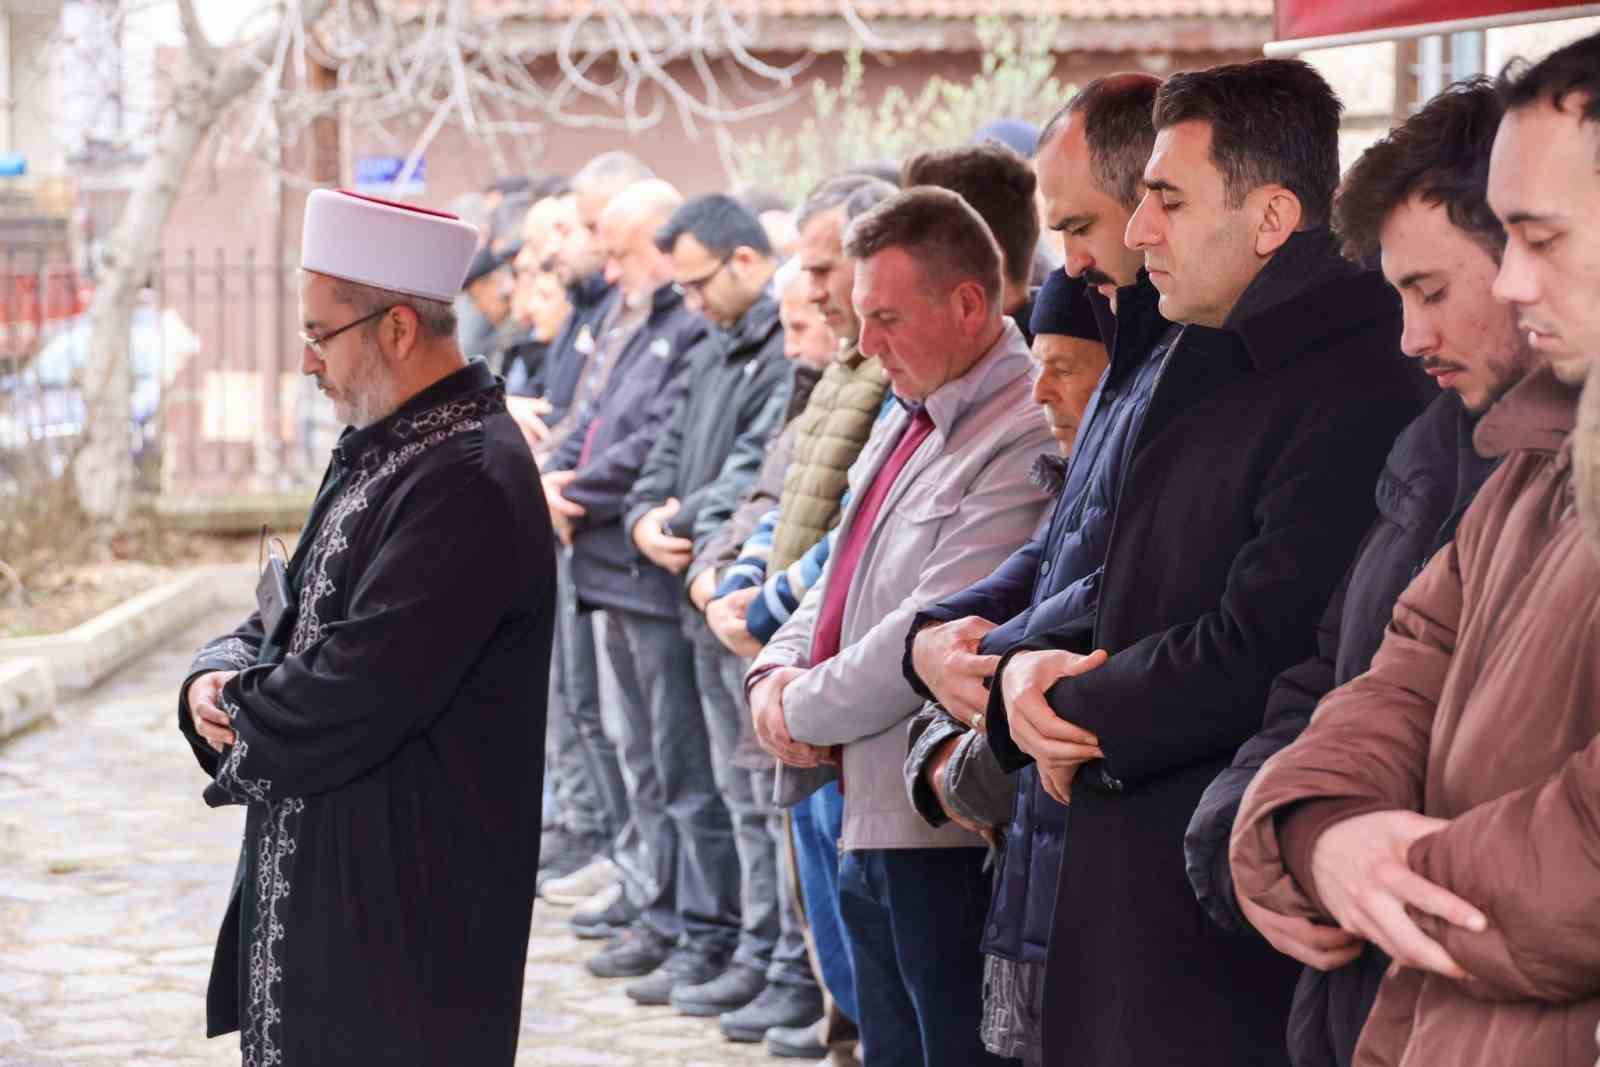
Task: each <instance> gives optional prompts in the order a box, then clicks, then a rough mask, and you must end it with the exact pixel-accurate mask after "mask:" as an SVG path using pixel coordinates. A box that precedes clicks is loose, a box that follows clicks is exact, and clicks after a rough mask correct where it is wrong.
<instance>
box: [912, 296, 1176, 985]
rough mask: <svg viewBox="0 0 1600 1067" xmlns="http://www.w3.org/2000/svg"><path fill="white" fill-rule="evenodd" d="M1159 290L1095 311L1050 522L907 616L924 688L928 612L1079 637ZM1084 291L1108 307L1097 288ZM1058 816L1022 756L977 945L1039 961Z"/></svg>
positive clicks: (1146, 365)
mask: <svg viewBox="0 0 1600 1067" xmlns="http://www.w3.org/2000/svg"><path fill="white" fill-rule="evenodd" d="M1158 297H1159V294H1158V293H1157V292H1156V291H1155V288H1154V287H1153V286H1151V284H1150V282H1149V280H1148V279H1147V278H1145V277H1144V275H1143V274H1142V273H1141V274H1140V277H1139V281H1138V282H1137V284H1135V285H1131V286H1126V287H1124V288H1123V289H1121V290H1120V291H1119V292H1118V293H1117V315H1116V320H1115V323H1114V324H1113V323H1111V322H1109V321H1106V322H1104V323H1103V327H1105V328H1103V330H1102V333H1103V334H1104V336H1106V338H1107V340H1108V343H1107V349H1108V352H1109V354H1110V363H1109V365H1108V366H1107V368H1106V372H1105V375H1104V376H1103V377H1102V378H1101V380H1100V385H1099V387H1098V388H1097V389H1096V390H1095V392H1094V395H1093V396H1091V397H1090V398H1089V403H1088V405H1087V406H1086V407H1085V408H1084V413H1083V419H1082V421H1081V423H1080V427H1081V428H1080V429H1079V431H1078V436H1077V439H1076V440H1075V441H1074V442H1073V445H1072V455H1071V458H1070V459H1069V461H1068V465H1067V472H1066V482H1065V484H1064V485H1063V487H1062V490H1061V492H1060V494H1059V495H1058V496H1057V498H1056V504H1055V507H1054V510H1053V511H1052V513H1051V517H1050V521H1049V523H1048V525H1046V526H1045V527H1044V529H1043V530H1042V531H1041V532H1040V533H1039V534H1038V535H1037V536H1035V537H1034V538H1033V539H1032V540H1030V541H1029V542H1028V543H1027V544H1025V545H1023V546H1022V548H1020V549H1018V550H1017V551H1016V552H1015V553H1013V554H1012V555H1011V556H1010V557H1009V558H1008V559H1007V560H1006V561H1005V562H1004V563H1002V564H1001V565H1000V566H999V567H998V568H997V569H996V570H995V572H994V573H993V574H991V575H990V576H989V577H988V578H985V579H984V580H983V581H981V582H978V583H977V584H976V585H973V586H970V587H969V588H967V589H964V590H962V591H961V592H960V593H957V594H956V595H955V596H953V597H950V598H948V599H946V600H944V601H941V602H940V603H938V604H935V605H933V606H932V607H929V608H927V609H925V610H924V611H922V612H921V613H920V614H919V615H918V617H917V619H916V621H915V622H914V623H913V624H912V627H911V630H910V634H911V636H910V637H908V639H907V652H906V659H905V670H906V678H907V680H908V681H909V682H910V683H911V685H912V687H913V688H914V689H915V690H917V691H918V692H919V693H921V694H922V695H923V696H924V697H927V698H929V699H931V698H932V694H931V693H929V692H928V691H927V689H926V688H925V687H924V686H923V684H922V681H921V679H919V678H918V677H917V676H916V672H915V671H914V670H912V668H911V656H910V644H911V641H912V640H914V638H915V635H916V632H917V630H919V629H921V628H922V626H923V625H924V624H926V623H936V622H946V621H949V620H952V619H961V618H966V617H967V616H971V615H976V616H979V617H980V618H983V619H987V620H988V621H990V622H993V623H996V624H997V626H996V628H995V629H993V630H991V631H990V632H989V633H988V634H987V635H986V636H985V638H984V640H983V643H982V644H981V645H980V646H979V651H980V652H982V653H984V654H985V655H993V654H999V653H1003V652H1005V651H1006V650H1008V649H1010V648H1011V647H1013V646H1015V645H1016V644H1018V643H1019V642H1021V641H1023V640H1026V639H1028V638H1032V637H1037V636H1038V635H1040V634H1043V633H1061V632H1068V631H1078V632H1080V633H1081V634H1082V635H1083V637H1082V640H1083V641H1085V642H1087V641H1088V639H1089V634H1091V633H1092V632H1093V629H1094V617H1095V606H1096V601H1097V598H1098V593H1099V588H1100V571H1101V567H1102V565H1103V564H1104V563H1105V558H1106V544H1107V542H1108V541H1109V540H1110V538H1111V520H1112V517H1113V515H1114V513H1115V509H1116V500H1117V492H1118V489H1119V487H1120V485H1121V482H1122V472H1123V468H1124V466H1125V464H1126V462H1127V457H1128V453H1129V451H1130V450H1131V447H1132V442H1133V439H1134V437H1135V435H1136V433H1137V429H1138V426H1139V422H1140V420H1141V419H1142V418H1143V416H1144V411H1145V408H1146V407H1147V406H1148V404H1149V401H1150V396H1151V394H1152V392H1154V389H1155V383H1156V379H1157V376H1158V374H1159V371H1160V367H1161V363H1162V357H1163V356H1164V355H1165V352H1166V349H1167V346H1168V344H1169V343H1170V342H1171V340H1172V338H1173V337H1175V336H1176V334H1177V328H1176V327H1174V326H1172V325H1171V324H1170V323H1168V322H1167V321H1166V320H1165V319H1163V318H1162V317H1161V315H1160V313H1159V312H1158V311H1157V310H1156V301H1157V299H1158ZM1091 299H1092V300H1094V301H1096V302H1097V305H1098V307H1097V310H1098V311H1100V313H1101V314H1102V315H1109V311H1108V309H1106V307H1105V305H1104V303H1103V301H1101V300H1100V297H1099V296H1098V294H1094V295H1093V296H1092V297H1091ZM1066 823H1067V810H1066V808H1065V807H1063V806H1062V805H1061V804H1059V803H1057V802H1056V801H1055V800H1054V799H1052V798H1051V797H1050V795H1049V794H1047V793H1046V792H1045V791H1044V788H1043V787H1042V786H1041V785H1040V784H1039V776H1038V774H1037V773H1036V772H1035V770H1034V768H1033V767H1032V766H1031V765H1030V766H1027V767H1025V768H1023V769H1022V771H1021V772H1020V773H1019V774H1018V776H1017V791H1016V806H1015V808H1014V810H1013V813H1012V818H1011V825H1010V827H1009V828H1008V829H1007V831H1006V835H1005V851H1004V854H1003V856H1002V858H1001V861H1000V874H999V878H998V879H997V880H996V883H995V889H994V899H993V902H992V904H991V906H990V909H989V920H988V923H987V924H986V925H985V927H984V938H983V950H984V951H985V952H987V953H989V954H991V955H997V956H1003V957H1005V958H1007V959H1011V960H1020V961H1022V962H1026V963H1043V962H1044V958H1045V948H1046V946H1047V945H1048V944H1049V941H1050V924H1051V916H1052V913H1053V912H1054V910H1055V899H1056V873H1057V871H1058V870H1059V868H1060V864H1061V851H1062V843H1063V839H1064V837H1065V834H1066Z"/></svg>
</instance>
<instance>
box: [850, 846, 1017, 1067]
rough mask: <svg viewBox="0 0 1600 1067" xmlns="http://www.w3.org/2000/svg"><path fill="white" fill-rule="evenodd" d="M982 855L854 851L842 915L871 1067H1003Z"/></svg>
mask: <svg viewBox="0 0 1600 1067" xmlns="http://www.w3.org/2000/svg"><path fill="white" fill-rule="evenodd" d="M983 857H984V852H983V850H982V849H976V848H907V849H862V850H858V851H853V852H846V853H845V855H844V858H843V859H842V860H841V861H840V863H839V914H840V916H841V917H842V918H843V919H844V928H845V933H846V934H847V935H848V938H849V941H848V943H849V947H850V961H851V963H852V964H853V965H854V968H855V977H856V1003H857V1006H858V1007H859V1008H860V1009H861V1014H860V1015H857V1016H856V1023H857V1025H858V1026H859V1027H860V1028H861V1062H862V1063H864V1064H866V1065H867V1067H999V1065H1003V1064H1015V1063H1016V1062H1017V1061H1015V1060H1007V1059H1001V1058H1000V1057H999V1056H995V1055H993V1054H991V1053H990V1052H988V1051H987V1050H986V1049H984V1047H983V1040H982V1037H981V1035H980V1033H979V1027H980V1024H981V1023H982V1020H983V955H982V953H981V952H980V951H979V949H978V942H979V940H980V939H981V938H982V936H983V923H984V919H985V917H986V916H987V914H988V911H989V876H988V875H987V874H985V873H984V871H983Z"/></svg>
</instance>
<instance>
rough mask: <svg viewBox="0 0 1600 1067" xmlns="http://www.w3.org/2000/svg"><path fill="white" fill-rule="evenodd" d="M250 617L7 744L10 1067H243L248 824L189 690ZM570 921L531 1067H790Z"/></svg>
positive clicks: (530, 1044) (540, 983)
mask: <svg viewBox="0 0 1600 1067" xmlns="http://www.w3.org/2000/svg"><path fill="white" fill-rule="evenodd" d="M242 604H243V602H241V604H240V605H239V606H236V607H233V608H230V609H228V610H226V611H222V612H219V613H218V614H217V615H216V616H214V617H212V618H210V619H207V620H205V621H204V622H202V623H200V624H199V625H197V626H196V627H195V628H194V629H193V630H192V631H191V632H189V633H187V634H184V635H181V636H180V637H178V638H175V639H174V640H172V641H171V642H170V643H169V644H168V646H167V647H166V648H165V649H164V650H163V651H161V652H159V653H157V654H154V655H151V656H149V657H147V658H145V659H143V660H142V661H140V662H138V663H135V664H133V665H131V666H129V667H127V668H124V669H123V670H122V671H120V672H118V673H117V674H116V675H114V676H113V677H112V678H110V679H108V680H107V682H106V683H105V684H103V685H102V686H101V687H100V688H99V689H97V690H96V691H95V692H93V693H91V694H89V695H88V696H87V697H85V698H83V699H80V700H76V701H72V702H67V703H63V704H62V706H61V707H60V708H59V709H58V710H57V714H56V718H55V721H54V722H53V723H48V724H45V725H43V726H41V727H39V728H36V729H34V730H32V731H30V732H28V733H26V734H24V735H22V736H20V737H15V738H12V739H11V740H9V741H0V1067H43V1065H51V1064H74V1065H77V1064H85V1065H96V1067H101V1065H103V1067H112V1065H115V1067H135V1065H154V1064H161V1065H171V1064H183V1065H189V1064H196V1065H198V1064H206V1065H222V1064H237V1063H238V1062H239V1051H238V1043H237V1038H236V1037H235V1036H234V1035H231V1034H230V1035H228V1036H226V1037H221V1038H217V1039H215V1040H211V1041H208V1040H207V1039H206V1037H205V1023H204V1019H205V1013H204V1004H205V999H204V998H205V987H206V979H207V975H208V974H209V973H210V964H211V947H212V943H213V938H214V937H215V935H216V929H217V924H218V922H219V921H220V920H221V918H222V911H223V907H224V905H225V904H226V903H227V887H228V885H229V882H230V880H231V878H232V875H233V868H234V861H235V859H236V858H237V856H238V847H239V833H240V827H241V824H242V823H243V816H242V813H241V812H240V810H239V809H237V808H228V809H220V810H213V809H210V808H207V807H206V806H205V805H204V804H203V803H202V802H201V800H200V790H201V787H202V785H203V784H204V779H203V778H202V776H201V774H200V771H199V770H198V768H197V767H196V766H195V763H194V758H193V756H191V755H190V753H189V749H188V745H186V744H185V743H184V741H183V740H182V738H181V737H179V735H178V732H177V730H176V728H175V716H176V701H175V690H176V686H177V684H178V682H179V681H180V680H181V679H182V677H183V672H184V668H185V666H186V665H187V664H188V661H189V656H190V654H191V652H192V650H193V649H195V648H196V647H198V646H199V645H200V644H201V643H202V642H203V641H204V640H205V639H207V638H209V637H211V636H214V635H215V634H216V633H218V632H220V631H222V630H224V629H226V628H228V627H231V626H232V625H233V623H234V622H235V621H236V620H237V619H238V618H239V617H240V616H241V613H242V611H243V606H242ZM564 920H565V912H564V911H563V910H562V909H557V908H551V907H549V906H547V905H545V904H544V903H542V902H541V903H539V904H538V905H537V906H536V907H535V908H534V921H533V932H532V939H531V941H530V944H529V947H528V969H527V984H526V992H525V996H524V1000H523V1011H522V1041H521V1045H520V1049H521V1051H520V1053H519V1055H518V1057H517V1063H518V1065H519V1067H532V1065H535V1064H538V1065H549V1067H611V1065H617V1067H622V1065H629V1064H641V1065H645V1064H648V1065H650V1067H689V1065H695V1067H700V1065H705V1067H723V1065H728V1064H749V1063H777V1062H779V1061H774V1060H770V1059H769V1058H768V1057H767V1056H766V1055H765V1054H763V1053H762V1052H761V1050H760V1049H759V1047H757V1046H748V1045H747V1046H737V1045H732V1044H729V1043H728V1042H725V1041H724V1040H723V1039H722V1037H721V1035H720V1034H719V1033H718V1032H717V1030H716V1028H715V1025H714V1020H710V1021H708V1020H703V1019H690V1018H685V1017H682V1016H679V1015H676V1014H674V1013H673V1012H672V1011H671V1010H670V1009H666V1008H651V1009H645V1008H639V1007H637V1006H635V1005H634V1004H633V1003H632V1002H631V1001H629V1000H628V999H627V997H625V996H624V995H623V993H622V988H621V983H615V982H604V981H601V980H599V979H595V978H591V977H590V976H589V974H588V973H587V972H586V971H584V969H583V966H582V961H583V959H584V957H585V954H586V953H587V952H589V951H592V950H593V948H594V947H595V946H592V945H590V946H580V943H579V942H578V941H576V940H575V939H573V938H572V937H571V936H569V935H568V934H567V933H566V929H565V926H564ZM290 1067H300V1065H290Z"/></svg>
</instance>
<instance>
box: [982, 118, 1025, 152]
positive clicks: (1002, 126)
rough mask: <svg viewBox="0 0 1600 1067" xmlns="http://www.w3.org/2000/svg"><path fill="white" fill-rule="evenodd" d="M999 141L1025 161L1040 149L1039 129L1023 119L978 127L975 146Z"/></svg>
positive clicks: (997, 120) (999, 121)
mask: <svg viewBox="0 0 1600 1067" xmlns="http://www.w3.org/2000/svg"><path fill="white" fill-rule="evenodd" d="M985 141H999V142H1000V143H1001V144H1003V145H1005V146H1006V147H1007V148H1009V149H1011V150H1012V151H1013V152H1015V153H1016V154H1017V155H1019V156H1021V157H1022V158H1023V159H1032V158H1033V153H1034V151H1035V149H1037V148H1038V147H1039V127H1037V126H1035V125H1034V124H1033V123H1031V122H1025V121H1023V120H1022V119H993V120H991V121H989V122H986V123H984V124H983V125H982V126H979V127H978V132H977V133H975V134H973V135H972V143H973V144H983V143H984V142H985Z"/></svg>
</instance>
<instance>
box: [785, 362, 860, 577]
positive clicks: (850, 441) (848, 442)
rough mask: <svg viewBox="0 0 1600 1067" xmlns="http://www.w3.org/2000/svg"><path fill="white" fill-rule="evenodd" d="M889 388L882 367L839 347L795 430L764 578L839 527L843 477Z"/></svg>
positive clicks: (843, 485)
mask: <svg viewBox="0 0 1600 1067" xmlns="http://www.w3.org/2000/svg"><path fill="white" fill-rule="evenodd" d="M888 387H889V379H888V377H887V376H886V375H885V374H884V373H883V367H882V365H881V364H879V362H878V361H877V359H876V358H874V357H871V356H863V355H862V354H861V352H860V351H859V350H858V349H857V348H856V346H855V344H854V343H851V344H849V345H846V346H845V347H843V348H841V349H840V351H839V356H838V358H837V359H835V360H834V361H833V362H832V363H830V364H829V365H828V369H827V370H825V371H823V372H822V380H821V381H820V382H818V383H817V387H816V389H815V390H813V391H812V393H811V402H810V403H808V404H807V405H806V409H805V411H804V412H802V413H801V414H800V416H799V418H798V420H797V424H796V427H795V439H794V454H793V456H792V457H791V459H790V461H789V470H788V472H787V473H786V474H785V475H784V479H783V496H782V499H781V502H780V503H779V505H778V525H777V526H776V527H775V528H774V529H773V531H772V556H771V558H770V559H769V560H768V561H767V573H768V574H777V573H778V572H779V571H781V570H783V569H784V568H785V567H787V566H788V565H789V564H791V563H793V562H794V561H795V560H797V559H799V558H800V557H801V556H803V555H805V554H806V553H807V552H808V551H810V549H811V546H812V545H814V544H816V543H817V542H818V541H820V540H822V538H823V536H824V535H825V534H826V533H827V532H828V531H829V530H831V529H833V528H834V526H836V525H838V522H839V497H840V496H841V495H843V493H844V488H845V475H846V474H848V473H849V470H850V464H852V463H854V462H855V461H856V456H858V455H860V454H861V446H862V445H864V444H866V443H867V435H868V434H870V433H871V432H872V424H873V423H874V422H876V421H877V418H878V409H879V408H880V407H882V406H883V393H884V390H885V389H887V388H888Z"/></svg>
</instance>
